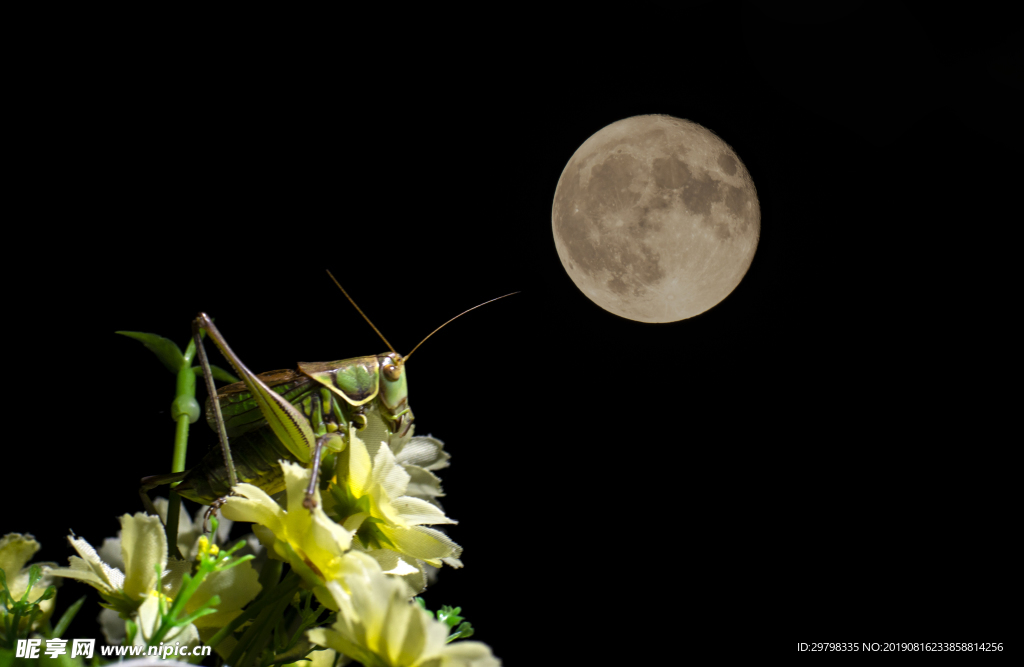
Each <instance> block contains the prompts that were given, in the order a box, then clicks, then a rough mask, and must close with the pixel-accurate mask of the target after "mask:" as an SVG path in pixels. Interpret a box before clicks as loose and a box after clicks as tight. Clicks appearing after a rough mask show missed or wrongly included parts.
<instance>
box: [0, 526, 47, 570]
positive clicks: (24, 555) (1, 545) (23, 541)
mask: <svg viewBox="0 0 1024 667" xmlns="http://www.w3.org/2000/svg"><path fill="white" fill-rule="evenodd" d="M39 548H40V547H39V542H36V538H34V537H33V536H31V535H22V534H21V533H8V534H7V535H4V536H3V538H0V570H3V571H4V572H5V573H7V579H8V581H10V580H11V579H13V578H14V575H15V574H17V573H18V572H20V571H21V569H22V568H23V567H25V563H27V562H29V561H30V560H32V556H34V555H35V553H36V552H37V551H39Z"/></svg>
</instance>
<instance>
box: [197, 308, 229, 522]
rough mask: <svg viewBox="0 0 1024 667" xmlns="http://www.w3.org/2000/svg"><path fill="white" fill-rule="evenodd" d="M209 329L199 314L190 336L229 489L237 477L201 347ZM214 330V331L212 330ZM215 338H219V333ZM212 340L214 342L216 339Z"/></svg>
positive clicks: (204, 351) (207, 321)
mask: <svg viewBox="0 0 1024 667" xmlns="http://www.w3.org/2000/svg"><path fill="white" fill-rule="evenodd" d="M211 327H213V322H211V321H210V318H209V317H207V316H206V313H200V314H199V317H197V318H196V319H195V321H194V322H193V323H192V335H193V336H194V337H195V340H196V350H197V351H198V352H199V362H200V364H202V367H203V378H204V379H205V380H206V391H207V392H208V393H209V396H210V404H211V405H212V406H213V411H214V415H215V416H216V422H217V437H218V439H219V440H220V448H221V451H222V452H223V454H224V466H225V468H226V469H227V472H228V481H229V483H230V485H231V488H234V487H235V485H236V484H238V475H237V474H236V472H235V463H234V461H233V460H232V459H231V445H230V444H229V443H228V432H227V428H226V427H225V426H224V416H223V415H222V414H221V411H220V401H218V400H217V387H216V386H215V385H214V384H213V371H211V370H210V360H209V359H208V358H207V356H206V348H205V347H204V346H203V337H202V334H201V329H206V330H207V331H211ZM214 330H216V329H215V328H214ZM211 335H212V333H211ZM217 337H218V338H219V332H218V336H217ZM214 340H216V338H215V339H214ZM225 356H226V355H225ZM228 361H230V362H231V363H232V365H234V360H232V359H231V358H230V357H229V358H228ZM203 528H204V532H205V528H206V526H205V525H204V526H203Z"/></svg>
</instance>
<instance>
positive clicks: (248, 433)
mask: <svg viewBox="0 0 1024 667" xmlns="http://www.w3.org/2000/svg"><path fill="white" fill-rule="evenodd" d="M328 275H330V272H328ZM331 279H332V280H334V276H331ZM334 282H335V284H337V280H335V281H334ZM338 287H339V289H341V291H342V293H344V294H345V296H346V297H347V298H348V300H349V301H351V302H352V305H353V306H355V308H356V310H358V311H359V314H360V315H362V316H363V317H364V318H365V319H366V321H367V322H368V323H369V324H370V326H371V327H373V329H374V331H376V332H377V335H379V336H380V337H381V339H382V340H383V341H384V343H385V344H386V345H387V346H388V348H389V349H390V352H385V353H382V354H377V355H371V356H366V357H355V358H352V359H344V360H340V361H331V362H315V363H303V362H300V363H299V364H298V368H297V370H294V371H293V370H278V371H270V372H267V373H261V374H259V375H256V374H254V373H252V372H251V371H250V370H249V369H248V368H246V366H245V364H243V363H242V361H241V360H240V359H239V358H238V357H237V356H236V355H235V354H234V352H232V350H231V348H230V347H229V346H228V344H227V341H226V340H225V339H224V336H223V335H221V333H220V331H219V330H218V329H217V327H216V326H215V325H214V324H213V321H212V320H211V319H210V317H209V316H207V315H206V314H205V313H200V314H199V316H198V317H197V318H196V319H195V321H194V322H193V335H194V337H195V340H196V345H197V346H198V352H199V358H200V362H201V364H202V367H203V375H204V376H205V378H206V385H207V389H208V390H209V395H210V397H211V398H210V399H207V406H206V419H207V422H208V423H209V425H210V427H211V428H213V430H214V431H216V432H217V433H218V436H219V439H220V442H221V451H219V452H218V451H217V450H213V451H211V452H210V453H208V454H207V455H206V457H205V458H203V460H202V461H201V462H200V464H199V465H198V466H196V467H194V468H192V469H190V470H187V471H185V472H180V473H171V474H167V475H156V476H153V477H146V478H144V479H143V480H142V490H143V491H148V490H149V489H152V488H154V487H157V486H160V485H162V484H171V483H174V482H180V484H178V485H177V486H176V487H174V491H175V492H177V493H178V495H180V496H181V497H183V498H188V499H189V500H193V501H195V502H198V503H200V504H205V505H211V506H212V507H213V508H216V507H219V506H220V504H221V503H223V502H224V501H225V500H226V499H227V497H228V496H229V494H230V492H231V488H232V487H233V486H234V485H235V484H237V483H238V482H246V483H249V484H253V485H254V486H258V487H260V488H261V489H263V490H264V491H266V492H267V493H271V494H272V493H276V492H278V491H282V490H283V489H284V477H283V475H282V473H281V467H280V465H278V460H280V459H285V460H289V461H296V462H299V463H302V464H303V465H306V466H310V467H312V468H313V474H312V476H311V478H310V483H309V487H308V488H307V489H306V495H305V498H304V500H303V505H304V506H305V507H306V508H307V509H312V508H313V507H315V500H314V492H315V490H316V485H317V483H318V479H319V471H320V466H321V459H322V458H324V455H325V454H327V453H328V452H330V453H332V454H333V453H337V452H341V451H343V450H344V449H345V447H346V446H347V444H348V443H347V439H346V438H347V434H348V432H349V428H350V427H352V428H355V429H356V430H357V431H359V432H360V434H359V435H360V438H361V439H363V440H367V439H372V440H374V441H381V440H384V441H387V440H388V439H389V438H390V437H391V436H392V435H397V436H399V437H402V436H405V435H411V432H412V429H413V415H412V411H411V409H410V408H409V398H408V388H407V384H406V374H405V365H406V363H407V361H408V359H409V357H410V356H412V353H413V352H415V351H416V350H417V349H418V348H419V346H420V345H422V344H423V342H424V341H426V340H427V338H430V336H432V335H434V333H437V331H439V330H440V329H441V328H442V327H444V326H445V325H447V324H448V323H449V322H451V321H453V320H455V319H456V318H458V317H461V316H462V315H465V314H466V313H468V312H470V311H471V310H475V309H476V308H479V307H480V306H483V305H486V304H488V303H491V302H492V301H497V300H498V299H503V298H505V297H504V296H502V297H498V298H497V299H491V300H490V301H486V302H484V303H482V304H480V305H478V306H474V307H473V308H470V309H469V310H467V311H465V312H463V313H460V314H459V315H457V316H456V317H453V318H452V319H451V320H448V322H445V323H444V324H442V325H441V326H440V327H438V328H437V329H435V330H434V331H433V332H431V333H430V334H429V335H428V336H427V337H426V338H424V339H423V340H422V341H420V343H419V344H418V345H416V347H414V348H413V351H412V352H410V353H409V354H407V355H405V356H404V357H403V356H402V355H400V354H398V353H397V352H395V350H394V348H393V347H392V346H391V344H390V343H388V341H387V339H386V338H384V336H383V335H382V334H381V333H380V331H378V330H377V327H375V326H374V325H373V323H372V322H370V319H369V318H368V317H366V315H365V314H364V313H363V311H362V310H360V309H359V306H356V303H355V301H352V298H351V297H349V296H348V293H346V292H345V290H344V288H342V287H341V285H340V284H338ZM513 294H515V292H513ZM505 296H511V295H510V294H506V295H505ZM202 331H205V332H206V333H207V334H208V335H209V337H210V338H211V339H212V340H213V342H214V343H215V344H216V345H217V348H218V349H219V350H220V351H221V353H222V354H223V355H224V357H225V358H226V359H227V360H228V361H229V362H230V363H231V365H232V366H233V367H234V369H235V371H236V372H237V373H238V376H239V377H241V378H242V381H241V382H237V383H235V384H232V385H228V386H226V387H222V388H221V389H220V390H219V391H217V390H216V388H215V387H214V385H213V376H212V373H211V371H210V364H209V362H208V360H207V358H206V352H205V349H204V348H203V344H202V339H201V336H200V333H201V332H202ZM213 397H215V400H213ZM229 443H230V445H229Z"/></svg>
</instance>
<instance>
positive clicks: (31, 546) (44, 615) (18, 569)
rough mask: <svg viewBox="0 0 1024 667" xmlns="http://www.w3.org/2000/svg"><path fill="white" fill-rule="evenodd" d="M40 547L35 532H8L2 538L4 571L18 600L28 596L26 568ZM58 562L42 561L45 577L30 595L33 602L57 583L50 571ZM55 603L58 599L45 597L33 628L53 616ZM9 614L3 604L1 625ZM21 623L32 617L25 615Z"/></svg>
mask: <svg viewBox="0 0 1024 667" xmlns="http://www.w3.org/2000/svg"><path fill="white" fill-rule="evenodd" d="M39 548H40V547H39V543H38V542H36V540H35V538H34V537H32V536H31V535H22V534H20V533H9V534H7V535H4V536H3V538H0V570H3V571H4V576H5V577H6V579H7V590H8V591H10V593H11V597H12V598H14V599H15V601H20V600H21V598H22V596H23V595H25V591H26V590H28V584H29V576H28V575H29V572H28V570H29V568H28V567H26V565H27V564H28V562H29V561H30V560H31V559H32V556H34V555H35V554H36V552H37V551H39ZM55 564H56V563H38V565H40V566H41V568H42V574H43V576H42V578H40V579H39V581H37V582H36V584H35V586H33V587H32V591H31V592H30V593H29V595H28V601H29V602H36V601H37V600H39V598H40V597H42V595H43V593H44V592H45V591H46V588H47V587H48V586H50V585H51V584H53V583H54V581H53V577H52V576H51V575H50V573H49V571H48V570H49V568H50V567H52V566H54V565H55ZM58 583H59V582H58ZM55 602H56V600H55V598H50V599H49V600H43V601H42V602H40V603H39V610H40V613H39V616H37V617H36V620H35V622H34V623H33V624H32V629H33V630H34V629H36V628H38V627H39V626H40V625H42V624H43V623H45V622H46V619H48V618H50V615H51V614H52V613H53V605H54V604H55ZM5 615H6V611H5V610H4V608H3V607H0V628H2V627H3V624H4V623H3V617H4V616H5ZM11 622H13V621H11ZM21 622H22V623H28V619H27V618H23V619H21Z"/></svg>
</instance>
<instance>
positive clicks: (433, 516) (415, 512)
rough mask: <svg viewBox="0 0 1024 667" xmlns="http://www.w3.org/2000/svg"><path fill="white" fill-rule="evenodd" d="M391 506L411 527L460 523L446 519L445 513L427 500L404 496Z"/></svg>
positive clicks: (392, 502) (394, 501)
mask: <svg viewBox="0 0 1024 667" xmlns="http://www.w3.org/2000/svg"><path fill="white" fill-rule="evenodd" d="M391 504H392V505H393V506H394V507H395V509H396V510H398V511H399V513H401V515H402V519H404V520H405V522H406V523H408V524H409V525H411V526H420V525H423V524H425V523H426V524H438V523H452V524H455V523H458V521H455V520H454V519H449V518H448V517H446V516H445V514H444V512H442V511H441V509H440V508H439V507H437V506H436V505H432V504H430V503H429V502H427V501H426V500H420V499H419V498H413V497H411V496H403V497H402V498H397V499H395V500H393V501H391Z"/></svg>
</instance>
